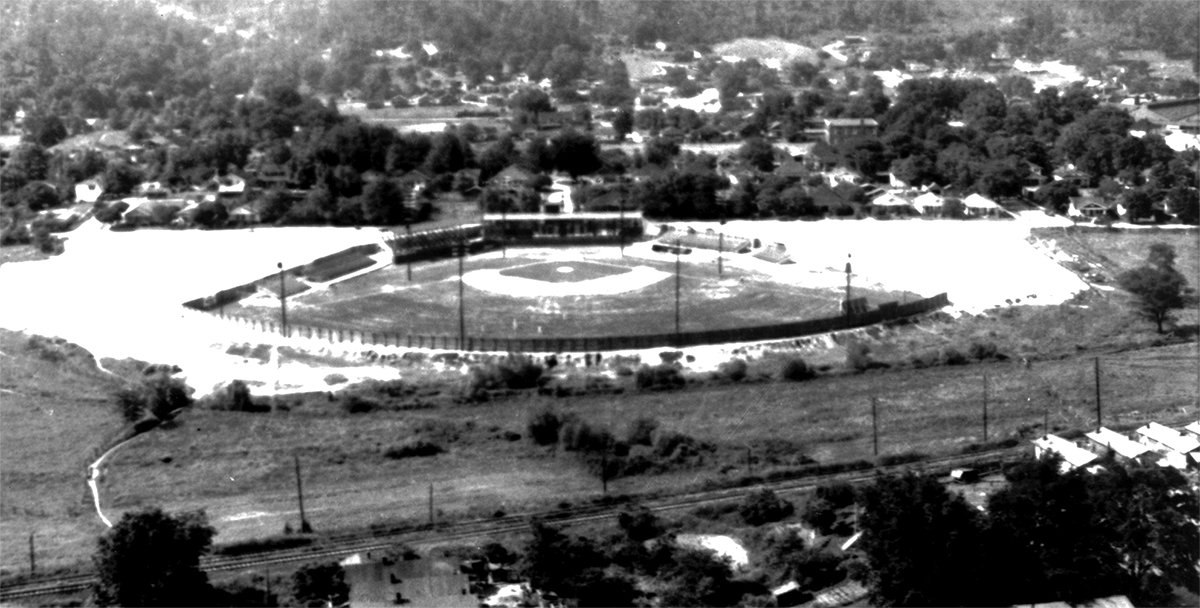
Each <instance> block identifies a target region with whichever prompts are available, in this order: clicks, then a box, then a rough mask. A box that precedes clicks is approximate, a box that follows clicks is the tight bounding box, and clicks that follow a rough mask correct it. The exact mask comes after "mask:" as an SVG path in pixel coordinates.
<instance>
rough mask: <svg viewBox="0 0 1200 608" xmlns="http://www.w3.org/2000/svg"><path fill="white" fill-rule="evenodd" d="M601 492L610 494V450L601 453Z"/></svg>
mask: <svg viewBox="0 0 1200 608" xmlns="http://www.w3.org/2000/svg"><path fill="white" fill-rule="evenodd" d="M600 490H601V491H602V492H603V493H604V494H605V495H607V494H608V449H607V448H605V450H604V451H603V452H601V453H600Z"/></svg>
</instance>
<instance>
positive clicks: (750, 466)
mask: <svg viewBox="0 0 1200 608" xmlns="http://www.w3.org/2000/svg"><path fill="white" fill-rule="evenodd" d="M746 468H747V469H748V470H749V471H750V475H754V459H753V458H752V457H751V455H750V446H746Z"/></svg>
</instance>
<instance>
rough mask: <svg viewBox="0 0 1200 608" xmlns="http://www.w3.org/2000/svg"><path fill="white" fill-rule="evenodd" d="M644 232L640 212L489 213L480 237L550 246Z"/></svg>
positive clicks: (608, 239)
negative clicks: (555, 243) (558, 243)
mask: <svg viewBox="0 0 1200 608" xmlns="http://www.w3.org/2000/svg"><path fill="white" fill-rule="evenodd" d="M644 232H645V225H644V224H643V222H642V212H641V211H626V212H623V213H618V212H612V211H592V212H583V213H561V214H556V213H505V214H501V213H488V214H485V215H484V216H483V237H484V238H485V239H487V240H488V241H490V242H495V241H503V242H506V243H525V244H528V243H530V242H533V243H552V242H580V241H587V242H594V241H597V240H600V241H613V242H616V241H618V240H619V239H620V238H621V237H622V236H624V237H625V238H626V239H637V238H639V237H641V236H642V234H643V233H644Z"/></svg>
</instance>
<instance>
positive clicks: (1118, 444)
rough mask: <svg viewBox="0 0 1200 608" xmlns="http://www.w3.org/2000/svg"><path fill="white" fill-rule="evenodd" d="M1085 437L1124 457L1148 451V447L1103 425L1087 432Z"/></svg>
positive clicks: (1135, 456) (1131, 456)
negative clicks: (1098, 428)
mask: <svg viewBox="0 0 1200 608" xmlns="http://www.w3.org/2000/svg"><path fill="white" fill-rule="evenodd" d="M1087 438H1088V439H1091V440H1092V441H1095V442H1096V443H1098V444H1100V445H1102V446H1105V447H1107V448H1110V449H1112V451H1114V452H1116V453H1117V454H1119V455H1121V456H1124V457H1125V458H1137V457H1138V456H1141V455H1142V454H1145V453H1146V452H1149V451H1150V448H1148V447H1146V446H1144V445H1142V444H1140V443H1138V442H1136V441H1134V440H1132V439H1130V438H1128V437H1126V436H1124V435H1122V434H1120V433H1118V432H1116V431H1114V430H1111V429H1107V428H1104V427H1100V430H1098V431H1095V432H1092V433H1088V434H1087Z"/></svg>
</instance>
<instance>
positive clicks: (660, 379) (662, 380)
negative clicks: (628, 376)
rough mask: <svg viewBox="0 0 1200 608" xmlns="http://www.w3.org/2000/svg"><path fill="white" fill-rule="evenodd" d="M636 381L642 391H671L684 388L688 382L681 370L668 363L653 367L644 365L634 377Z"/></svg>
mask: <svg viewBox="0 0 1200 608" xmlns="http://www.w3.org/2000/svg"><path fill="white" fill-rule="evenodd" d="M634 381H635V382H636V383H637V387H638V388H639V389H642V390H659V389H671V388H676V387H679V386H683V385H684V384H685V382H686V381H685V380H684V378H683V374H682V373H680V371H679V369H678V368H676V367H675V366H673V365H670V364H667V363H660V364H658V365H655V366H653V367H651V366H649V365H642V366H641V367H640V368H638V371H637V374H635V375H634Z"/></svg>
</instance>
